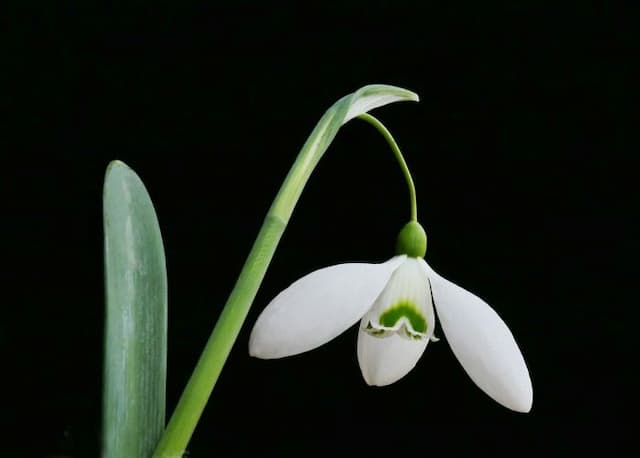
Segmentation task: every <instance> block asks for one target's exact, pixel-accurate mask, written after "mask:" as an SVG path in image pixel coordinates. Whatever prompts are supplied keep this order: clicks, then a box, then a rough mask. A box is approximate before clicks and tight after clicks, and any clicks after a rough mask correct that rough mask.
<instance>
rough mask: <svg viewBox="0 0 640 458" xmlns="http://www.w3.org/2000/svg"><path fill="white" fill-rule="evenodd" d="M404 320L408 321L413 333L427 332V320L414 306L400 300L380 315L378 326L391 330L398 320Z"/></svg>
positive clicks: (411, 303)
mask: <svg viewBox="0 0 640 458" xmlns="http://www.w3.org/2000/svg"><path fill="white" fill-rule="evenodd" d="M401 318H406V319H407V320H409V323H410V324H411V327H412V328H413V330H414V331H415V332H419V333H423V334H424V333H425V332H427V319H426V318H425V317H424V316H422V314H421V313H420V312H419V311H418V310H417V307H416V305H415V304H414V303H413V302H411V301H408V300H402V301H399V302H397V303H396V304H395V305H393V306H391V307H390V308H388V309H387V310H385V311H384V313H383V314H382V315H380V320H379V322H380V324H381V325H382V326H385V327H388V328H392V327H393V326H395V324H396V323H397V322H398V320H399V319H401Z"/></svg>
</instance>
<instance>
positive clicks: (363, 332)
mask: <svg viewBox="0 0 640 458" xmlns="http://www.w3.org/2000/svg"><path fill="white" fill-rule="evenodd" d="M434 305H435V309H436V311H437V313H438V317H439V319H440V324H441V327H442V330H443V332H444V335H445V336H446V338H447V341H448V342H449V345H450V346H451V349H452V350H453V353H454V354H455V356H456V357H457V358H458V361H459V362H460V364H461V365H462V367H463V368H464V370H465V371H466V372H467V374H468V375H469V377H471V379H472V380H473V381H474V382H475V383H476V384H477V385H478V386H479V387H480V388H481V389H482V390H483V391H484V392H485V393H486V394H488V395H489V396H491V397H492V398H493V399H494V400H496V401H497V402H499V403H500V404H502V405H504V406H505V407H508V408H509V409H512V410H515V411H519V412H528V411H529V410H530V409H531V403H532V399H533V392H532V388H531V380H530V378H529V371H528V370H527V366H526V364H525V362H524V358H523V357H522V354H521V353H520V350H519V348H518V345H517V344H516V342H515V340H514V338H513V335H512V334H511V332H510V331H509V328H507V326H506V324H505V323H504V321H502V319H501V318H500V317H499V316H498V314H497V313H496V312H495V311H494V310H493V309H492V308H491V307H489V305H488V304H487V303H486V302H484V301H483V300H482V299H480V298H478V297H477V296H475V295H473V294H471V293H470V292H468V291H466V290H464V289H463V288H460V287H459V286H457V285H455V284H453V283H451V282H450V281H448V280H446V279H444V278H443V277H441V276H440V275H438V274H437V273H436V272H435V271H434V270H433V269H432V268H431V267H429V265H428V264H427V263H426V262H425V261H424V259H422V258H420V257H409V256H406V255H400V256H395V257H393V258H391V259H390V260H389V261H387V262H384V263H381V264H364V263H362V264H361V263H351V264H338V265H335V266H331V267H326V268H324V269H320V270H317V271H315V272H312V273H310V274H308V275H307V276H305V277H303V278H301V279H300V280H298V281H296V282H294V283H293V284H292V285H291V286H289V287H288V288H287V289H285V290H284V291H282V292H281V293H280V294H278V296H276V298H275V299H273V301H271V303H270V304H269V305H268V306H267V307H266V308H265V309H264V311H263V312H262V314H261V315H260V316H259V318H258V320H257V322H256V324H255V326H254V328H253V331H252V332H251V338H250V342H249V352H250V354H251V355H252V356H255V357H258V358H265V359H270V358H281V357H285V356H290V355H295V354H299V353H302V352H305V351H309V350H311V349H314V348H316V347H319V346H320V345H322V344H324V343H326V342H328V341H330V340H331V339H333V338H335V337H336V336H338V335H339V334H341V333H342V332H344V331H345V330H347V329H348V328H349V327H351V326H352V325H353V324H355V323H356V322H358V321H360V326H359V331H358V362H359V364H360V369H361V371H362V375H363V376H364V379H365V381H366V382H367V383H368V384H369V385H378V386H383V385H388V384H391V383H393V382H395V381H397V380H399V379H400V378H402V377H403V376H405V375H406V374H407V373H408V372H409V371H410V370H411V369H413V367H414V366H415V365H416V363H417V361H418V359H419V358H420V356H421V355H422V353H423V352H424V351H425V349H426V347H427V343H428V342H429V340H430V339H434V337H433V331H434V328H435V324H436V319H435V314H434ZM434 340H435V339H434Z"/></svg>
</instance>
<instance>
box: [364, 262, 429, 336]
mask: <svg viewBox="0 0 640 458" xmlns="http://www.w3.org/2000/svg"><path fill="white" fill-rule="evenodd" d="M421 262H424V261H422V260H418V259H416V258H407V260H406V261H405V262H403V263H402V265H401V266H399V267H398V268H397V269H396V270H395V272H393V275H392V276H391V278H390V279H389V282H388V283H387V286H386V287H385V288H384V291H382V293H381V294H380V296H378V298H377V299H376V301H375V303H374V304H373V306H372V307H371V308H370V309H369V311H368V312H367V314H366V315H365V316H364V317H363V318H364V321H363V322H365V323H366V325H365V328H364V329H365V330H367V332H369V333H370V334H372V335H374V336H376V337H382V336H384V335H388V334H390V333H399V334H401V335H403V336H405V337H407V338H414V339H415V338H417V339H420V338H426V339H428V338H430V337H431V336H432V335H433V330H434V329H435V325H436V318H435V314H434V312H433V304H432V301H431V290H430V289H429V281H428V279H427V275H426V273H425V271H424V267H423V265H422V264H421Z"/></svg>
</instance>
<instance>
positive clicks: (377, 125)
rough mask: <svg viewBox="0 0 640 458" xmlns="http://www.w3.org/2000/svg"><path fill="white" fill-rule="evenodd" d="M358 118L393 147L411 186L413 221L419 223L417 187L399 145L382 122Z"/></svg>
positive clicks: (368, 115)
mask: <svg viewBox="0 0 640 458" xmlns="http://www.w3.org/2000/svg"><path fill="white" fill-rule="evenodd" d="M358 118H360V119H362V120H363V121H366V122H368V123H369V124H371V125H372V126H373V127H375V128H376V129H377V130H378V132H380V133H381V134H382V136H383V137H384V138H385V140H387V143H388V144H389V146H390V147H391V150H392V151H393V154H394V155H395V156H396V159H397V160H398V164H399V165H400V168H401V169H402V173H403V174H404V178H405V179H406V180H407V186H409V198H410V199H411V221H417V220H418V204H417V203H416V187H415V186H414V184H413V178H411V172H409V167H407V162H406V161H405V160H404V157H403V156H402V152H401V151H400V148H399V147H398V144H397V143H396V141H395V140H394V139H393V136H392V135H391V133H390V132H389V130H387V128H386V127H385V126H384V125H383V124H382V123H381V122H380V121H378V120H377V119H376V118H374V117H373V116H371V115H370V114H369V113H363V114H361V115H360V116H358Z"/></svg>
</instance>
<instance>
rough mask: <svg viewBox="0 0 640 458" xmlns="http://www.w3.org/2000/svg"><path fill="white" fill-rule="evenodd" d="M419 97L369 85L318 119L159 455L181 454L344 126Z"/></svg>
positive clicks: (250, 257) (395, 89) (346, 97)
mask: <svg viewBox="0 0 640 458" xmlns="http://www.w3.org/2000/svg"><path fill="white" fill-rule="evenodd" d="M417 100H418V96H417V95H416V94H414V93H413V92H410V91H407V90H406V89H402V88H398V87H394V86H386V85H371V86H365V87H363V88H361V89H360V90H358V91H356V92H354V93H352V94H349V95H347V96H345V97H343V98H342V99H340V100H338V101H337V102H336V103H335V104H334V105H333V106H332V107H331V108H329V110H327V112H326V113H325V114H324V116H323V117H322V118H321V119H320V121H319V122H318V124H317V125H316V127H315V129H314V130H313V132H312V133H311V135H310V136H309V138H308V139H307V141H306V142H305V144H304V145H303V147H302V149H301V151H300V153H299V154H298V157H297V159H296V161H295V162H294V164H293V166H292V168H291V170H290V171H289V173H288V175H287V177H286V178H285V180H284V183H283V184H282V187H281V188H280V191H279V192H278V194H277V195H276V197H275V199H274V201H273V204H272V205H271V208H270V209H269V211H268V213H267V216H266V217H265V220H264V223H263V225H262V228H261V229H260V232H259V233H258V237H257V238H256V241H255V242H254V244H253V247H252V248H251V251H250V253H249V255H248V257H247V259H246V261H245V264H244V266H243V268H242V271H241V272H240V276H239V277H238V280H237V282H236V284H235V286H234V288H233V291H232V292H231V294H230V296H229V299H228V300H227V303H226V305H225V307H224V309H223V311H222V313H221V315H220V318H219V319H218V322H217V323H216V325H215V327H214V329H213V332H212V334H211V336H210V338H209V340H208V341H207V344H206V346H205V348H204V350H203V352H202V355H201V356H200V359H199V361H198V363H197V365H196V367H195V369H194V372H193V373H192V375H191V378H190V380H189V382H188V383H187V386H186V388H185V390H184V392H183V394H182V396H181V398H180V400H179V401H178V405H177V406H176V409H175V411H174V413H173V415H172V417H171V419H170V421H169V424H168V425H167V428H166V430H165V432H164V434H163V436H162V438H161V440H160V442H159V444H158V446H157V448H156V451H155V453H154V456H155V457H177V456H182V453H183V452H184V450H185V449H186V446H187V444H188V442H189V440H190V438H191V435H192V434H193V431H194V430H195V427H196V425H197V422H198V420H199V419H200V416H201V414H202V411H203V410H204V407H205V405H206V403H207V401H208V399H209V396H210V395H211V392H212V390H213V387H214V386H215V383H216V381H217V379H218V377H219V375H220V372H221V371H222V368H223V366H224V363H225V361H226V359H227V357H228V355H229V353H230V352H231V348H232V347H233V343H234V342H235V340H236V338H237V337H238V334H239V332H240V329H241V327H242V324H243V322H244V320H245V318H246V316H247V314H248V312H249V308H250V306H251V303H252V302H253V300H254V298H255V296H256V294H257V291H258V288H259V287H260V284H261V283H262V279H263V278H264V275H265V273H266V271H267V268H268V266H269V263H270V261H271V259H272V257H273V255H274V253H275V250H276V247H277V246H278V243H279V241H280V238H281V237H282V234H283V233H284V230H285V228H286V225H287V223H288V221H289V218H290V217H291V214H292V212H293V209H294V207H295V205H296V203H297V201H298V199H299V197H300V194H301V193H302V190H303V188H304V186H305V184H306V183H307V181H308V179H309V177H310V175H311V173H312V171H313V170H314V168H315V166H316V165H317V163H318V161H319V160H320V158H321V157H322V155H323V154H324V152H325V151H326V150H327V148H328V147H329V145H330V144H331V142H332V140H333V138H334V137H335V135H336V133H337V132H338V130H339V128H340V126H342V125H343V124H344V123H346V122H347V121H349V120H350V119H353V118H354V117H357V116H360V115H362V114H363V113H366V112H367V111H369V110H371V109H374V108H377V107H380V106H383V105H386V104H388V103H392V102H396V101H417ZM378 123H379V121H378ZM383 128H384V126H383ZM398 151H399V150H398ZM400 157H401V156H400ZM405 167H406V164H405ZM409 180H410V176H409ZM413 192H414V196H415V191H413ZM414 201H415V197H414Z"/></svg>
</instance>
